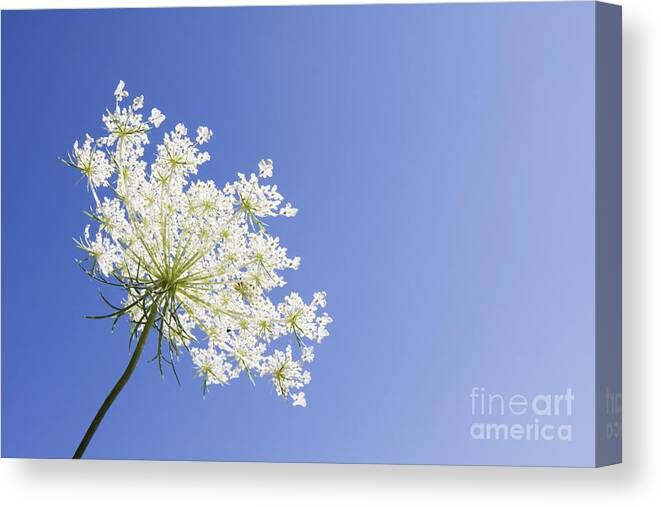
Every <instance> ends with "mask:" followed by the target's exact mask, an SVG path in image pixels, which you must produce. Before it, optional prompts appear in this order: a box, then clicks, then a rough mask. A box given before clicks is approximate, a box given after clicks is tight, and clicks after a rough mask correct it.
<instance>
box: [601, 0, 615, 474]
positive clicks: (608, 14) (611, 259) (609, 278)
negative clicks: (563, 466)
mask: <svg viewBox="0 0 661 507" xmlns="http://www.w3.org/2000/svg"><path fill="white" fill-rule="evenodd" d="M595 12H596V44H595V47H596V76H595V77H596V80H595V86H596V90H595V91H596V108H595V110H596V118H595V121H596V189H597V196H596V222H597V223H596V287H595V289H596V351H595V354H596V357H595V361H596V365H595V367H596V368H595V371H596V384H595V385H596V405H595V406H596V417H595V421H596V425H597V427H596V428H595V435H596V446H595V449H596V456H595V464H596V465H597V466H604V465H610V464H614V463H619V462H621V461H622V9H621V7H619V6H616V5H610V4H602V3H597V4H596V11H595Z"/></svg>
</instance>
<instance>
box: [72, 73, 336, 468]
mask: <svg viewBox="0 0 661 507" xmlns="http://www.w3.org/2000/svg"><path fill="white" fill-rule="evenodd" d="M125 86H126V85H125V83H124V82H123V81H120V82H119V84H118V85H117V87H116V89H115V92H114V96H115V107H114V109H112V110H108V111H106V114H104V115H103V117H102V119H103V123H104V125H105V130H106V132H105V135H102V136H99V137H97V138H96V139H94V138H92V137H90V136H87V137H86V138H85V141H84V143H83V144H82V145H80V144H79V143H78V142H76V143H74V146H73V151H72V152H71V154H70V155H69V157H68V160H67V161H66V164H67V165H68V166H69V167H71V168H74V169H76V170H77V171H78V172H79V173H80V174H81V176H82V177H83V178H85V179H86V180H87V188H88V189H89V190H90V191H91V193H92V196H93V204H92V206H93V207H92V210H91V211H90V212H89V213H88V214H87V215H88V216H89V217H90V219H91V223H90V224H89V225H87V226H86V228H85V231H84V234H83V238H81V239H80V240H78V241H77V245H78V247H79V248H80V249H81V250H82V251H83V252H84V254H85V257H84V258H83V259H82V260H81V261H80V263H81V266H82V267H83V269H84V270H85V272H86V273H87V274H88V275H89V276H90V278H92V279H93V280H94V281H96V282H98V283H99V284H101V285H102V286H107V287H112V288H113V289H120V290H121V291H122V292H123V299H122V301H121V302H120V303H111V302H110V301H109V300H108V299H107V298H106V297H105V296H104V295H103V294H102V295H101V297H102V299H103V301H104V302H105V303H106V304H107V305H109V306H110V309H111V311H110V312H109V313H106V314H104V315H100V316H98V317H93V318H110V319H112V321H113V327H114V323H115V322H117V321H118V320H119V319H121V318H123V317H125V318H127V319H128V321H129V324H130V333H129V334H130V336H129V339H130V343H132V344H133V345H134V352H133V356H132V357H131V361H130V362H129V366H128V367H127V369H126V371H125V372H124V375H123V376H122V378H121V379H120V381H119V382H118V383H117V384H116V385H115V387H114V388H113V391H112V392H111V395H109V397H108V398H107V399H106V401H105V402H104V405H103V406H102V407H101V409H100V410H99V414H100V415H99V414H97V418H95V419H94V421H93V423H92V425H91V426H90V429H89V430H88V433H86V435H85V437H84V438H83V442H81V445H80V446H79V449H78V450H77V451H76V455H75V457H80V456H82V453H83V452H84V450H85V448H86V446H87V444H88V443H89V439H90V438H91V436H92V435H93V434H94V431H95V430H96V427H97V426H98V423H99V421H100V420H101V418H102V417H103V414H105V411H106V410H107V408H108V406H109V405H110V404H112V402H113V401H114V399H115V397H116V396H117V394H118V393H119V391H120V390H121V389H122V387H123V386H124V384H125V383H126V380H127V379H128V377H129V376H130V375H131V373H132V372H133V370H134V369H135V366H136V364H137V362H138V359H139V358H140V354H141V353H142V351H143V349H144V347H145V343H146V342H147V338H148V337H149V334H150V333H153V334H154V335H155V337H156V342H155V353H154V356H153V361H154V362H155V363H156V364H157V365H158V368H159V371H160V372H161V374H164V367H169V368H170V369H171V370H172V371H173V373H174V375H175V376H177V372H176V369H175V362H176V360H177V358H178V357H179V355H180V354H182V353H188V354H190V356H191V359H192V362H193V365H194V367H195V369H196V370H197V373H198V375H199V376H200V377H201V378H202V379H203V389H204V391H205V392H206V390H207V388H208V387H209V386H211V385H225V384H227V383H229V382H230V381H231V380H233V379H237V378H239V377H241V376H243V375H245V376H246V377H247V378H248V379H249V380H250V381H251V382H254V379H255V378H258V377H263V376H268V377H270V378H271V383H272V385H273V387H274V391H275V393H276V394H278V395H279V396H281V397H282V398H284V399H286V400H289V401H290V402H291V403H292V404H293V405H295V406H302V407H305V406H306V405H307V401H306V399H305V394H304V392H303V391H302V388H303V387H304V386H305V385H306V384H308V383H309V382H310V378H311V377H310V373H309V372H308V371H307V370H305V369H304V367H303V365H304V364H306V365H307V364H309V363H310V362H311V361H312V360H313V359H314V358H315V354H314V352H313V351H314V349H313V347H312V346H311V345H310V342H317V343H318V342H320V341H321V340H322V338H324V337H325V336H327V335H328V331H327V326H328V325H329V324H330V323H331V322H332V319H331V317H330V316H329V315H328V314H327V313H325V312H321V309H322V308H324V307H325V305H326V294H325V292H317V293H315V294H314V295H313V297H312V298H311V299H310V300H309V302H306V301H305V300H304V299H303V298H302V297H301V296H299V294H298V293H295V292H292V293H291V294H289V295H288V296H285V298H284V301H283V302H281V303H274V302H273V301H272V300H271V297H270V292H271V290H272V289H275V288H278V287H283V286H284V285H285V283H286V280H285V275H284V273H285V272H286V271H287V270H289V269H297V268H298V267H299V265H300V258H299V257H290V256H289V255H288V254H287V249H286V248H284V247H283V246H281V244H280V241H279V239H278V238H277V237H276V236H272V235H271V234H270V233H269V232H268V230H270V226H271V224H268V226H269V229H267V224H266V222H267V221H269V220H270V219H271V218H276V217H284V218H287V217H293V216H295V215H296V212H297V211H298V210H297V209H296V208H294V207H293V206H292V205H291V204H290V203H286V204H284V205H283V197H282V195H281V194H280V193H279V191H278V189H277V186H275V185H265V184H263V179H264V178H271V177H272V176H273V161H272V160H270V159H261V160H260V161H259V162H258V164H257V169H258V170H257V173H258V174H255V173H251V174H249V175H248V176H246V175H245V174H243V173H238V175H237V179H236V180H235V181H234V182H229V183H226V184H225V185H224V186H222V187H218V186H216V184H215V183H214V182H213V181H203V180H195V179H193V178H194V177H195V175H197V173H198V170H199V168H200V166H202V165H203V164H205V163H206V162H208V161H209V160H210V158H211V157H210V155H209V153H207V152H204V151H201V150H200V147H201V146H202V145H204V144H206V143H208V142H209V140H210V139H211V136H212V135H213V132H212V131H211V129H209V128H208V127H204V126H201V127H198V128H197V129H196V138H195V142H193V141H192V140H191V139H190V138H189V137H188V129H187V128H186V126H184V125H183V124H177V125H175V127H174V129H173V130H171V131H169V132H166V133H164V134H162V135H161V139H162V141H161V143H160V144H158V145H157V146H156V148H155V150H154V151H155V156H154V158H153V159H152V161H151V162H150V163H148V162H147V160H146V157H145V151H146V150H145V147H146V146H147V145H148V144H149V141H150V139H149V138H150V136H151V135H152V133H153V131H154V130H155V129H156V128H158V127H160V126H161V125H162V124H163V122H165V120H166V116H165V115H164V114H163V113H162V112H161V111H160V110H159V109H157V108H155V107H154V108H152V109H151V113H150V115H149V117H148V118H145V117H143V115H142V113H141V112H140V111H141V110H142V108H143V107H144V98H143V96H142V95H139V96H137V97H135V98H134V99H133V100H132V101H131V102H129V105H128V106H126V107H122V106H121V103H122V101H123V99H124V98H127V97H128V96H129V94H128V91H127V90H126V88H125ZM91 227H94V228H95V230H94V231H93V232H92V231H91ZM292 345H294V347H292ZM177 380H178V377H177Z"/></svg>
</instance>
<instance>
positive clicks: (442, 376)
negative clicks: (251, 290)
mask: <svg viewBox="0 0 661 507" xmlns="http://www.w3.org/2000/svg"><path fill="white" fill-rule="evenodd" d="M594 36H595V34H594V4H592V3H591V2H586V3H562V4H500V5H494V4H491V5H479V4H477V5H436V6H434V5H426V6H373V7H312V8H242V9H204V10H201V9H197V10H196V9H160V10H133V11H129V10H97V11H45V12H44V11H33V12H3V13H2V107H3V109H2V455H3V456H23V457H69V456H70V455H71V454H72V452H73V451H74V449H75V447H76V445H77V444H78V441H79V439H80V438H81V436H82V434H83V432H84V431H85V429H86V427H87V425H88V424H89V422H90V420H91V418H92V416H93V415H94V412H95V411H96V410H97V408H98V406H99V404H100V403H101V401H102V399H103V398H104V397H105V395H106V394H107V392H108V390H109V389H110V387H111V385H112V384H113V383H114V382H115V381H116V379H117V378H118V376H119V374H120V373H121V371H122V370H123V368H124V367H125V365H126V363H127V361H128V358H129V354H128V351H127V337H126V333H125V328H121V329H119V330H117V331H116V332H115V334H111V333H110V326H109V322H106V321H97V322H92V321H88V320H84V319H83V318H81V316H82V315H84V314H90V313H92V314H93V313H98V312H100V311H103V308H104V307H103V305H102V303H101V301H100V300H99V299H98V297H97V293H96V291H97V287H96V286H95V285H94V284H93V283H92V282H91V281H90V280H89V279H87V278H86V277H85V276H84V275H83V274H82V273H81V272H80V270H79V268H78V267H77V265H76V264H75V262H74V258H75V257H76V256H77V255H78V251H77V250H76V248H75V246H74V244H73V242H72V240H71V238H72V237H74V236H79V235H80V234H81V232H82V230H83V227H84V225H85V223H86V220H85V217H84V216H83V214H82V212H83V211H84V210H86V209H88V207H89V205H90V202H91V199H90V196H89V195H88V194H87V193H86V191H85V186H84V184H80V183H77V178H76V176H75V175H74V174H72V173H71V171H69V170H67V169H66V168H65V167H63V166H62V165H61V164H60V163H59V162H58V160H57V159H58V157H60V156H63V155H64V154H65V153H66V152H67V150H68V149H70V147H71V144H72V143H73V141H74V140H75V139H81V138H82V137H83V136H84V134H85V132H89V133H90V134H92V135H98V134H100V129H101V124H100V115H101V113H102V112H103V109H104V108H105V107H107V106H110V105H111V104H112V92H113V90H114V87H115V85H116V84H117V81H118V80H119V79H120V78H121V79H124V80H125V81H126V83H127V89H128V90H129V91H130V92H131V93H132V95H133V94H139V93H144V94H145V97H146V105H147V107H148V108H151V107H153V106H156V107H159V108H161V109H162V110H163V111H164V112H165V114H166V115H167V116H168V120H167V122H166V123H165V124H164V127H166V128H172V127H173V126H174V124H175V122H177V121H182V122H184V123H185V124H187V125H188V126H189V127H190V128H194V127H195V126H197V125H199V124H203V125H208V126H210V127H211V128H212V129H213V131H214V133H215V136H214V138H213V140H212V141H211V143H210V145H209V150H210V151H211V153H212V161H211V162H210V163H208V164H207V165H206V166H204V167H203V170H202V171H201V173H200V176H201V177H202V178H213V179H214V180H215V181H216V182H217V183H219V184H223V183H224V182H225V181H227V180H231V179H233V178H234V174H235V173H236V171H237V170H242V171H251V170H254V169H255V167H256V163H257V161H258V160H259V159H260V158H263V157H270V158H273V159H274V161H275V177H274V180H275V182H276V183H277V184H278V186H279V187H280V189H281V190H282V192H283V193H284V195H285V197H286V198H287V199H288V200H291V201H292V202H293V203H294V204H295V205H296V206H298V207H299V208H300V210H301V211H300V213H299V215H298V216H297V218H296V219H294V220H289V221H282V220H280V221H274V222H273V224H272V230H273V231H274V232H275V233H277V234H278V235H280V237H281V238H282V241H283V243H284V244H285V245H287V246H288V247H289V249H290V252H291V253H293V254H295V255H300V256H301V257H302V259H303V263H302V267H301V269H300V270H299V271H298V272H295V273H291V274H289V275H288V280H289V286H288V287H289V288H290V289H295V290H298V291H300V292H301V293H302V294H304V295H305V296H306V297H309V296H311V294H312V292H313V291H315V290H319V289H323V290H326V291H327V292H328V297H329V306H328V311H329V312H330V313H331V315H332V316H333V317H334V319H335V322H334V323H333V324H332V326H331V328H330V331H331V336H330V337H329V338H328V339H327V340H326V341H325V342H324V343H323V344H322V345H321V346H319V347H318V349H317V360H316V361H315V363H313V365H312V375H313V381H312V384H311V385H310V387H309V389H308V390H307V394H308V396H307V397H308V401H309V403H308V407H307V409H304V410H302V409H300V408H292V407H291V406H290V405H288V404H285V403H283V402H282V401H281V400H280V399H278V398H277V397H276V396H275V394H274V392H273V390H272V388H271V387H270V385H269V383H268V382H267V381H266V379H262V380H261V381H259V382H258V385H257V387H253V386H251V385H250V383H249V382H248V380H247V379H245V378H242V379H240V380H239V381H236V382H234V383H232V384H230V385H228V386H226V387H224V388H215V389H212V390H211V392H210V393H209V394H208V395H207V397H206V398H205V399H203V398H202V396H201V388H200V381H199V379H196V378H193V371H192V369H191V368H190V364H189V360H188V359H184V360H182V362H181V364H180V365H179V373H180V377H181V378H182V383H183V385H182V387H178V386H177V384H176V382H175V380H174V378H172V376H168V377H167V378H166V380H165V381H163V380H162V379H161V378H160V376H159V374H158V370H157V368H156V366H155V365H154V364H146V358H148V357H150V354H149V352H152V350H151V348H153V347H154V343H153V342H152V343H150V344H149V345H148V347H149V348H150V350H149V351H148V353H147V354H145V355H144V356H143V358H144V360H143V361H141V364H140V366H139V368H138V369H137V371H136V373H135V375H134V377H133V378H132V379H131V381H130V383H129V385H128V386H127V388H126V389H125V391H124V392H122V394H121V396H120V397H119V399H118V400H117V402H116V403H115V405H114V406H113V407H112V409H111V410H110V412H109V413H108V415H107V417H106V419H105V420H104V421H103V424H102V426H101V427H100V429H99V431H98V432H97V435H96V436H95V438H94V440H93V441H92V443H91V445H90V447H89V449H88V452H87V457H90V458H135V459H208V460H268V461H341V462H391V463H454V464H538V465H545V464H548V465H590V464H592V462H593V459H594V429H593V424H594V402H593V399H592V397H593V393H594V86H595V83H594V51H595V47H594ZM154 141H156V139H153V142H154ZM151 146H152V148H153V146H154V145H153V144H152V145H151ZM148 151H149V150H148ZM279 296H281V294H280V295H279ZM473 386H485V387H487V388H488V389H489V391H491V392H501V393H503V394H513V393H523V394H527V395H534V394H537V393H547V392H548V393H555V392H562V391H564V390H565V389H566V388H568V387H571V388H572V389H573V390H574V393H575V394H576V397H577V401H576V407H575V415H574V417H573V420H572V422H573V425H574V440H573V441H572V442H571V443H559V442H554V443H548V442H513V441H509V442H477V441H473V440H471V439H470V437H469V433H468V428H469V426H470V424H471V423H472V422H474V420H475V419H474V418H473V417H472V416H471V413H470V400H469V397H468V394H469V392H470V389H471V388H472V387H473Z"/></svg>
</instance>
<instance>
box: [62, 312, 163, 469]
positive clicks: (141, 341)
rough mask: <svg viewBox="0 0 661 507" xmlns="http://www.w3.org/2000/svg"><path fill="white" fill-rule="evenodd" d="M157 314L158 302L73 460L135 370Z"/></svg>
mask: <svg viewBox="0 0 661 507" xmlns="http://www.w3.org/2000/svg"><path fill="white" fill-rule="evenodd" d="M157 314H158V301H154V302H153V303H152V305H151V308H150V310H149V315H148V316H147V322H145V325H144V327H143V329H142V333H140V338H139V339H138V344H137V345H136V347H135V350H134V351H133V355H132V356H131V360H130V361H129V364H128V365H127V366H126V369H125V370H124V373H122V376H121V377H119V380H118V381H117V383H116V384H115V386H114V387H113V388H112V391H110V394H108V396H107V397H106V399H105V401H104V402H103V405H101V408H99V411H98V412H97V413H96V415H95V416H94V419H93V420H92V423H91V424H90V425H89V428H87V431H86V432H85V436H84V437H83V439H82V440H81V441H80V444H79V445H78V449H76V452H75V453H74V455H73V459H80V458H82V457H83V454H84V452H85V449H87V445H88V444H89V443H90V440H92V437H93V436H94V433H95V432H96V429H97V428H98V427H99V424H101V421H102V420H103V417H104V416H105V415H106V412H107V411H108V409H109V408H110V405H112V404H113V402H114V401H115V398H117V396H118V395H119V393H120V392H121V390H122V389H123V388H124V386H125V385H126V383H127V382H128V381H129V379H130V378H131V375H132V374H133V371H134V370H135V367H136V366H137V364H138V360H139V359H140V355H141V354H142V349H143V348H144V347H145V343H146V342H147V337H148V336H149V331H150V329H151V327H152V326H153V325H154V322H155V321H156V315H157Z"/></svg>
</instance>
